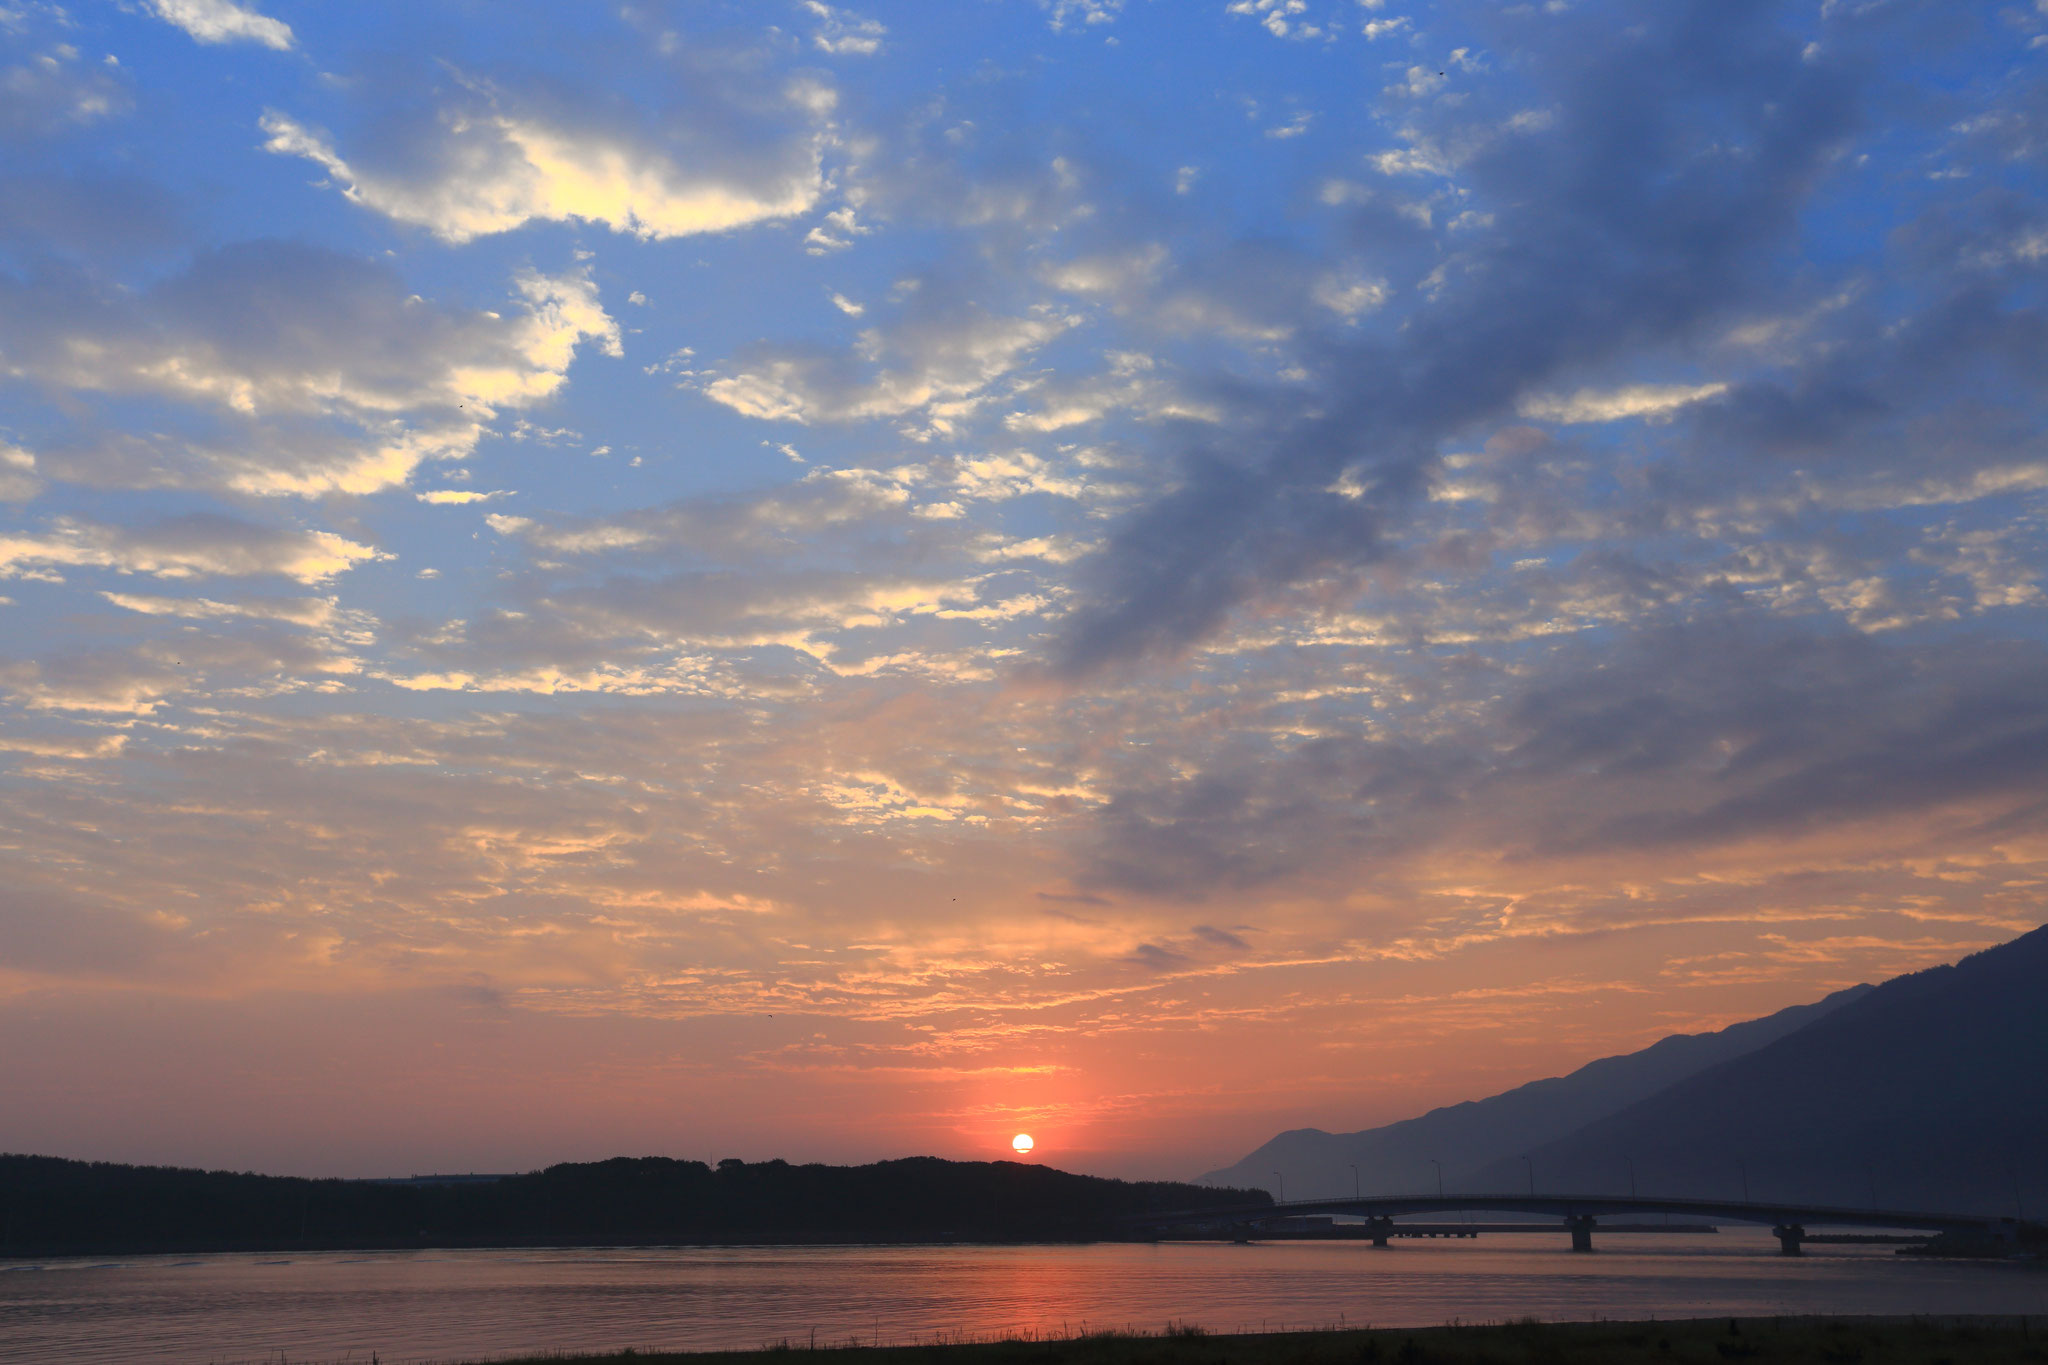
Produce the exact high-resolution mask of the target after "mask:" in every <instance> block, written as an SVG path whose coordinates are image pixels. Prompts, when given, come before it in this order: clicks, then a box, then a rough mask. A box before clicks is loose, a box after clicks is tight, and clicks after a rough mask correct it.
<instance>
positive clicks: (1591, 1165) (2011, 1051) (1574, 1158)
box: [1289, 927, 2048, 1219]
mask: <svg viewBox="0 0 2048 1365" xmlns="http://www.w3.org/2000/svg"><path fill="white" fill-rule="evenodd" d="M1532 1149H1533V1150H1532ZM1520 1150H1521V1151H1528V1152H1530V1153H1531V1157H1532V1160H1533V1162H1534V1164H1535V1174H1536V1180H1537V1183H1538V1188H1539V1189H1541V1188H1546V1187H1547V1188H1549V1189H1553V1190H1572V1191H1574V1192H1584V1193H1589V1194H1590V1193H1595V1192H1603V1191H1605V1192H1625V1191H1626V1190H1627V1188H1628V1184H1627V1180H1628V1177H1627V1167H1626V1164H1625V1161H1624V1158H1626V1159H1629V1160H1633V1161H1634V1163H1635V1169H1636V1181H1637V1187H1638V1189H1640V1190H1641V1191H1642V1192H1643V1193H1646V1194H1647V1193H1657V1194H1671V1195H1693V1194H1696V1195H1703V1196H1710V1197H1719V1198H1727V1197H1730V1196H1733V1195H1736V1194H1738V1193H1740V1191H1741V1190H1742V1188H1743V1187H1744V1183H1745V1180H1746V1183H1747V1187H1748V1190H1749V1192H1750V1193H1751V1194H1752V1195H1753V1196H1754V1197H1756V1198H1759V1199H1777V1198H1800V1199H1811V1200H1815V1201H1817V1202H1818V1201H1827V1202H1831V1203H1838V1204H1848V1205H1855V1206H1865V1205H1870V1204H1877V1205H1880V1206H1882V1207H1886V1208H1930V1209H1942V1210H1949V1209H1953V1210H1956V1211H1959V1212H1960V1211H1966V1210H1967V1211H1979V1212H1985V1213H1998V1214H2010V1213H2014V1212H2016V1207H2017V1205H2018V1204H2019V1203H2021V1202H2024V1204H2025V1208H2026V1214H2027V1216H2029V1217H2031V1218H2037V1219H2038V1218H2040V1217H2042V1215H2044V1214H2048V927H2044V928H2040V929H2036V930H2034V931H2033V932H2032V933H2029V934H2026V935H2024V936H2022V937H2020V938H2017V939H2015V940H2013V941H2012V942H2010V943H2006V944H2002V945H2001V946H1999V947H1996V948H1990V949H1987V950H1985V951H1984V952H1981V953H1978V954H1976V955H1974V956H1972V957H1968V958H1965V959H1964V960H1963V961H1961V962H1959V963H1957V964H1956V965H1955V966H1952V967H1934V968H1930V969H1929V970H1927V971H1924V972H1915V973H1913V974H1912V975H1910V976H1902V977H1898V978H1896V979H1894V980H1891V981H1887V982H1886V983H1884V984H1883V985H1881V986H1879V987H1877V988H1876V989H1875V990H1871V991H1868V992H1866V993H1864V994H1862V995H1861V996H1859V997H1858V998H1857V999H1855V1000H1854V1001H1852V1002H1850V1003H1848V1004H1846V1005H1843V1006H1842V1007H1841V1008H1840V1009H1837V1010H1835V1011H1833V1012H1832V1013H1830V1014H1829V1015H1828V1016H1827V1017H1826V1018H1824V1019H1820V1020H1818V1021H1816V1022H1814V1023H1811V1024H1809V1025H1808V1026H1807V1027H1805V1028H1803V1029H1800V1030H1799V1031H1797V1032H1795V1033H1790V1034H1788V1035H1786V1036H1784V1037H1781V1038H1779V1039H1777V1040H1775V1041H1774V1042H1771V1043H1770V1044H1768V1045H1767V1046H1764V1047H1760V1048H1757V1049H1755V1050H1753V1051H1749V1052H1747V1053H1746V1054H1745V1055H1743V1056H1740V1057H1736V1058H1733V1059H1731V1060H1729V1061H1726V1062H1723V1063H1721V1064H1720V1065H1718V1066H1714V1067H1711V1068H1708V1069H1706V1070H1703V1071H1700V1072H1699V1073H1698V1074H1696V1075H1693V1076H1691V1077H1689V1078H1687V1079H1685V1080H1682V1081H1680V1082H1678V1083H1677V1084H1675V1085H1672V1086H1670V1087H1668V1088H1666V1089H1664V1090H1661V1091H1659V1092H1658V1093H1657V1094H1655V1095H1652V1096H1648V1097H1646V1098H1644V1099H1642V1100H1641V1101H1639V1102H1638V1103H1635V1104H1633V1105H1631V1106H1629V1107H1627V1108H1624V1109H1622V1110H1620V1111H1618V1112H1616V1113H1613V1114H1610V1115H1606V1116H1604V1117H1602V1118H1600V1119H1599V1120H1597V1121H1595V1122H1592V1123H1589V1124H1586V1125H1585V1126H1583V1127H1580V1128H1578V1129H1576V1130H1575V1131H1573V1132H1571V1133H1569V1134H1564V1135H1560V1136H1559V1137H1557V1138H1555V1139H1554V1140H1548V1141H1543V1142H1541V1143H1536V1142H1531V1143H1527V1144H1525V1145H1524V1146H1523V1147H1522V1148H1521V1149H1520ZM1525 1170H1526V1168H1525V1167H1524V1166H1523V1164H1522V1162H1521V1161H1520V1159H1519V1157H1518V1156H1514V1155H1505V1156H1503V1157H1502V1158H1500V1159H1497V1160H1496V1161H1494V1162H1493V1163H1492V1164H1490V1165H1488V1166H1486V1167H1484V1168H1483V1169H1481V1170H1479V1171H1477V1172H1475V1173H1474V1174H1473V1176H1472V1177H1471V1179H1470V1182H1469V1183H1465V1182H1461V1183H1465V1187H1466V1188H1467V1189H1472V1190H1490V1189H1494V1188H1501V1189H1510V1190H1513V1189H1521V1188H1523V1186H1524V1183H1525V1182H1526V1180H1527V1175H1526V1174H1525ZM1292 1192H1293V1190H1292V1186H1291V1185H1290V1187H1289V1193H1290V1194H1291V1193H1292Z"/></svg>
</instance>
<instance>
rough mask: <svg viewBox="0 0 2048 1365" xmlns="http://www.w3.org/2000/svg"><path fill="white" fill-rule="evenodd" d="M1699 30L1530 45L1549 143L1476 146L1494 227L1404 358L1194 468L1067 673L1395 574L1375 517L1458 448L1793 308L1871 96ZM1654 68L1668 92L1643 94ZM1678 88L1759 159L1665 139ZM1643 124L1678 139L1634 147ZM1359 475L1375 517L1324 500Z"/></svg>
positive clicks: (1684, 25)
mask: <svg viewBox="0 0 2048 1365" xmlns="http://www.w3.org/2000/svg"><path fill="white" fill-rule="evenodd" d="M1694 8H1695V7H1694V6H1690V5H1685V6H1676V7H1671V8H1668V9H1666V10H1660V11H1659V15H1658V17H1657V19H1656V21H1655V22H1652V23H1649V24H1647V25H1643V26H1638V27H1630V28H1626V29H1619V30H1614V29H1607V30H1603V29H1602V28H1601V26H1600V23H1599V21H1596V20H1592V19H1590V18H1588V19H1585V20H1582V21H1580V20H1574V19H1571V18H1567V19H1564V20H1562V21H1559V22H1555V23H1551V24H1547V25H1544V26H1541V27H1537V28H1531V29H1528V30H1526V31H1523V32H1522V33H1521V35H1520V36H1521V39H1522V41H1523V43H1524V50H1525V54H1526V57H1525V59H1526V61H1527V63H1528V71H1529V74H1530V76H1531V78H1532V79H1534V80H1536V81H1537V82H1539V85H1540V87H1541V93H1542V95H1543V97H1544V103H1546V105H1548V106H1553V107H1555V108H1556V110H1557V111H1558V113H1557V122H1556V123H1555V124H1554V125H1553V127H1552V128H1551V129H1550V130H1548V131H1545V132H1542V133H1540V134H1535V135H1532V136H1528V137H1521V138H1517V139H1513V140H1512V146H1510V145H1508V144H1506V143H1499V144H1495V145H1493V146H1492V147H1490V148H1486V146H1485V144H1481V146H1482V148H1483V149H1482V150H1480V151H1476V152H1475V153H1474V154H1473V156H1472V157H1471V159H1470V160H1468V161H1466V162H1465V163H1464V165H1463V168H1462V171H1461V174H1462V175H1464V176H1465V177H1466V179H1467V181H1468V182H1469V183H1468V184H1467V186H1466V191H1467V193H1468V194H1470V195H1472V196H1473V199H1474V202H1476V203H1478V204H1480V205H1481V206H1482V207H1485V208H1488V209H1492V210H1493V211H1494V212H1495V213H1496V215H1497V220H1496V222H1495V224H1494V226H1492V227H1491V228H1489V229H1486V230H1484V231H1483V232H1482V233H1481V234H1479V235H1478V237H1477V240H1473V241H1471V242H1470V243H1469V244H1468V245H1467V246H1465V247H1464V248H1463V249H1462V250H1461V251H1460V253H1459V254H1458V256H1457V257H1456V258H1455V259H1454V260H1453V261H1451V262H1450V263H1448V264H1447V265H1445V266H1440V267H1439V269H1438V271H1437V273H1436V276H1435V277H1434V279H1433V280H1432V282H1431V283H1430V284H1429V290H1428V298H1429V306H1428V307H1427V309H1426V310H1424V311H1421V312H1418V313H1417V314H1416V316H1414V317H1412V318H1409V319H1407V320H1406V321H1405V325H1404V330H1403V332H1402V333H1401V334H1400V335H1399V336H1398V337H1395V336H1388V335H1384V334H1379V333H1374V334H1371V335H1365V336H1361V337H1360V338H1359V339H1358V340H1357V341H1355V342H1353V343H1350V344H1348V345H1345V346H1341V347H1338V348H1335V349H1334V350H1331V351H1327V352H1325V353H1323V354H1322V355H1320V356H1319V357H1318V358H1317V361H1316V368H1315V370H1314V371H1311V372H1309V378H1310V380H1311V384H1312V387H1313V390H1314V394H1315V396H1314V397H1313V399H1312V400H1310V401H1309V402H1307V403H1305V404H1303V405H1302V407H1303V408H1304V410H1305V411H1306V413H1308V414H1311V415H1304V416H1302V417H1299V418H1296V419H1294V420H1292V421H1283V422H1282V423H1280V424H1278V425H1277V426H1276V427H1275V428H1274V429H1272V430H1271V431H1270V434H1269V435H1268V436H1267V437H1266V438H1265V440H1264V442H1263V445H1262V449H1261V451H1260V452H1259V453H1257V454H1256V455H1252V454H1250V453H1238V454H1236V455H1234V456H1233V458H1230V459H1227V460H1226V459H1221V458H1215V457H1213V456H1210V455H1209V454H1207V453H1206V452H1203V453H1190V454H1189V455H1188V456H1187V457H1186V460H1185V470H1186V475H1185V478H1184V479H1182V480H1181V482H1180V486H1179V488H1178V490H1177V491H1175V492H1173V493H1170V494H1168V495H1166V496H1165V497H1163V498H1162V499H1160V500H1159V501H1157V502H1155V503H1153V504H1152V505H1151V506H1149V507H1147V508H1145V509H1143V510H1141V511H1139V512H1137V513H1135V514H1134V515H1133V516H1132V518H1131V519H1130V520H1129V521H1128V522H1127V523H1125V524H1124V525H1123V526H1122V527H1121V528H1120V529H1119V530H1118V531H1117V532H1116V533H1115V534H1114V535H1112V537H1111V538H1110V539H1109V541H1108V543H1107V545H1106V546H1105V548H1104V550H1103V551H1102V553H1101V555H1100V557H1099V559H1098V561H1097V562H1096V563H1095V564H1094V565H1093V566H1091V567H1090V569H1089V572H1088V578H1087V580H1086V582H1087V586H1088V588H1089V593H1088V597H1087V599H1086V600H1085V601H1084V604H1083V605H1082V607H1081V608H1080V609H1079V610H1077V611H1076V612H1075V613H1074V614H1073V615H1072V616H1071V617H1070V618H1069V621H1068V623H1067V625H1066V627H1065V630H1064V633H1063V638H1062V640H1061V641H1060V642H1059V645H1058V648H1057V651H1056V656H1055V667H1056V668H1057V669H1058V670H1060V671H1062V672H1064V673H1066V674H1067V675H1069V676H1079V675H1083V674H1086V673H1089V672H1091V671H1093V670H1096V669H1098V668H1101V667H1104V666H1107V665H1109V664H1111V663H1114V662H1123V661H1129V660H1132V659H1135V658H1140V657H1144V656H1147V655H1159V654H1173V653H1177V652H1179V651H1181V650H1183V649H1185V648H1187V647H1188V646H1189V645H1190V644H1192V643H1193V642H1195V641H1197V640H1200V639H1202V638H1205V637H1207V636H1209V635H1211V634H1213V633H1215V632H1216V631H1218V630H1220V629H1222V628H1223V627H1224V625H1225V622H1226V621H1227V620H1228V619H1229V617H1230V615H1231V613H1232V611H1233V610H1234V609H1235V608H1236V607H1237V606H1238V605H1239V604H1240V603H1244V602H1247V601H1251V600H1255V599H1258V598H1261V597H1264V596H1266V595H1267V594H1269V593H1271V592H1274V591H1277V590H1279V589H1281V588H1282V587H1283V586H1284V585H1288V584H1293V583H1298V582H1302V581H1304V580H1306V579H1310V578H1314V577H1317V576H1320V575H1324V574H1327V573H1330V572H1333V571H1338V570H1340V569H1342V568H1343V567H1345V566H1356V565H1362V564H1367V563H1371V562H1374V561H1376V560H1378V559H1381V558H1383V557H1384V555H1385V554H1386V552H1387V551H1386V541H1385V533H1384V529H1383V528H1384V523H1383V522H1382V520H1381V516H1382V513H1383V511H1384V510H1385V509H1391V508H1394V507H1398V506H1399V505H1401V504H1402V503H1403V502H1404V501H1406V500H1407V499H1409V498H1412V497H1414V496H1415V495H1416V494H1418V493H1419V492H1421V491H1422V490H1423V489H1424V488H1425V487H1426V486H1427V480H1426V479H1425V478H1424V477H1423V473H1424V470H1425V469H1426V468H1427V467H1428V465H1429V464H1430V463H1431V462H1432V461H1433V460H1434V459H1435V457H1436V454H1437V452H1438V450H1439V449H1440V447H1441V446H1442V444H1443V443H1444V442H1445V441H1447V440H1449V439H1451V438H1452V437H1454V436H1455V435H1458V434H1460V433H1463V432H1466V431H1469V430H1471V429H1472V428H1474V427H1475V426H1477V425H1479V424H1482V423H1484V422H1486V421H1488V420H1497V419H1499V418H1500V417H1503V416H1505V415H1507V414H1509V413H1512V412H1513V411H1514V409H1515V408H1516V406H1517V405H1518V403H1519V402H1520V401H1521V399H1522V397H1523V396H1524V395H1525V394H1529V393H1535V392H1544V391H1549V390H1552V389H1554V388H1555V387H1556V386H1557V381H1558V380H1559V379H1560V378H1561V377H1563V376H1564V375H1565V374H1566V373H1568V372H1571V371H1574V370H1583V369H1586V368H1590V367H1593V366H1595V365H1597V364H1599V363H1600V362H1602V361H1606V360H1613V359H1618V358H1620V357H1623V356H1626V355H1630V354H1634V353H1637V352H1640V351H1641V350H1642V349H1643V348H1646V347H1654V346H1659V345H1665V344H1675V343H1680V342H1682V341H1684V340H1687V339H1690V338H1693V337H1695V336H1705V335H1706V334H1708V333H1709V331H1710V329H1712V328H1713V327H1715V326H1716V325H1717V324H1721V323H1723V322H1724V321H1725V319H1727V318H1728V317H1729V315H1730V314H1731V313H1732V312H1734V311H1735V309H1737V308H1738V307H1740V306H1741V305H1742V304H1743V303H1744V302H1746V301H1749V300H1754V299H1761V298H1762V297H1765V296H1766V295H1767V294H1769V293H1770V292H1771V291H1773V290H1775V289H1776V288H1777V287H1778V286H1777V283H1776V278H1775V274H1774V271H1773V267H1772V265H1771V260H1772V258H1771V257H1770V256H1769V255H1768V253H1767V251H1766V248H1767V246H1768V245H1769V244H1771V243H1775V242H1779V241H1781V240H1783V239H1784V238H1785V237H1786V236H1787V235H1788V234H1791V233H1793V232H1794V231H1795V230H1796V227H1797V221H1798V220H1797V217H1796V209H1797V207H1798V206H1799V205H1800V204H1801V203H1803V202H1804V201H1805V200H1806V198H1807V197H1808V196H1809V195H1810V194H1811V193H1812V192H1813V188H1814V186H1815V185H1816V183H1817V179H1818V177H1819V176H1820V175H1821V174H1822V173H1823V171H1824V169H1825V168H1826V167H1827V166H1828V165H1830V164H1831V158H1832V156H1833V154H1834V150H1835V148H1836V146H1837V144H1838V142H1839V140H1840V139H1841V138H1842V137H1843V136H1844V135H1845V134H1846V132H1847V131H1848V129H1849V128H1851V127H1852V126H1853V124H1854V120H1855V117H1856V114H1855V109H1856V102H1857V99H1858V97H1859V92H1858V90H1857V89H1856V87H1855V85H1854V84H1853V80H1852V78H1851V77H1850V75H1849V74H1848V73H1846V72H1842V71H1837V70H1835V69H1833V68H1831V67H1827V66H1825V65H1823V66H1820V67H1816V66H1814V65H1812V64H1809V63H1806V62H1804V61H1802V60H1801V58H1800V55H1799V45H1798V44H1796V43H1794V42H1792V40H1791V38H1790V37H1789V36H1788V35H1786V34H1784V33H1783V32H1781V31H1780V30H1778V29H1777V28H1775V27H1774V26H1773V23H1772V22H1771V20H1770V19H1769V18H1768V17H1766V16H1764V15H1763V14H1761V13H1749V12H1745V13H1744V14H1743V15H1742V16H1738V17H1736V18H1733V19H1730V20H1728V21H1726V22H1716V23H1712V24H1704V25H1703V26H1695V25H1693V24H1692V22H1691V16H1692V14H1693V10H1694ZM1701 35H1710V36H1707V37H1702V36H1701ZM1650 70H1655V71H1659V72H1662V73H1665V75H1666V76H1667V77H1668V78H1669V79H1666V80H1660V81H1658V82H1655V83H1648V84H1646V83H1644V82H1643V81H1642V80H1641V79H1640V74H1641V73H1642V72H1644V71H1650ZM1673 82H1676V83H1677V84H1678V85H1682V86H1683V87H1684V88H1685V89H1686V90H1687V91H1688V95H1687V98H1688V99H1692V100H1697V101H1705V102H1706V103H1707V104H1709V105H1711V107H1713V108H1715V109H1716V110H1718V111H1721V113H1722V114H1725V116H1726V117H1727V118H1728V119H1730V120H1732V121H1733V122H1734V124H1736V125H1746V126H1750V127H1751V129H1752V131H1753V132H1754V133H1755V135H1756V137H1757V139H1758V141H1757V142H1756V145H1757V147H1758V148H1759V153H1758V155H1756V156H1755V157H1752V158H1749V159H1747V160H1743V161H1740V162H1734V163H1731V162H1726V161H1717V160H1713V159H1711V158H1706V157H1704V156H1703V155H1702V154H1701V148H1700V147H1699V145H1698V138H1699V137H1703V136H1704V134H1703V133H1696V134H1691V135H1688V134H1686V133H1684V132H1683V131H1682V130H1681V124H1680V123H1678V122H1675V121H1674V118H1675V115H1674V113H1673V109H1672V105H1671V100H1672V98H1673V95H1672V92H1673V90H1674V89H1675V88H1676V86H1674V84H1673ZM1518 103H1521V104H1523V105H1526V103H1527V100H1526V98H1520V99H1518ZM1767 105H1768V106H1770V107H1773V108H1777V109H1781V110H1786V111H1792V110H1796V111H1797V112H1796V115H1795V114H1792V113H1789V112H1788V113H1787V114H1786V115H1785V120H1784V121H1783V122H1776V121H1773V122H1772V123H1771V131H1770V135H1769V136H1768V137H1766V136H1764V130H1763V129H1762V127H1761V125H1760V124H1758V123H1757V120H1758V119H1760V118H1764V117H1766V116H1765V115H1763V114H1762V113H1761V112H1760V111H1761V110H1763V109H1764V108H1765V107H1766V106H1767ZM1431 117H1433V118H1435V119H1437V120H1439V121H1441V122H1443V123H1444V124H1445V125H1446V127H1447V130H1455V129H1456V128H1457V127H1458V126H1459V124H1460V121H1467V122H1478V123H1480V124H1482V125H1484V126H1486V127H1489V128H1491V127H1493V126H1495V124H1494V120H1493V119H1492V118H1491V117H1490V116H1488V115H1487V114H1486V112H1485V111H1484V110H1482V109H1475V108H1468V107H1467V106H1464V105H1460V106H1457V107H1456V108H1453V109H1448V110H1446V111H1444V112H1442V113H1440V114H1436V115H1432V116H1431ZM1717 117H1718V115H1717ZM1768 117H1770V118H1771V119H1773V120H1775V119H1776V117H1777V116H1776V115H1772V116H1768ZM1652 126H1654V127H1657V128H1659V129H1663V130H1665V131H1666V132H1667V133H1668V134H1669V136H1665V137H1662V138H1659V139H1653V140H1645V139H1641V138H1629V137H1625V136H1623V135H1622V134H1621V132H1620V131H1619V130H1621V129H1624V128H1628V127H1636V128H1643V127H1652ZM1695 126H1697V125H1695ZM1567 129H1568V130H1569V133H1568V134H1566V133H1565V132H1564V130H1567ZM1495 205H1498V206H1499V207H1498V208H1497V209H1496V208H1494V206H1495ZM1622 244H1625V245H1622ZM1274 330H1275V332H1276V333H1277V334H1282V335H1284V332H1281V330H1280V328H1278V327H1277V326H1276V327H1275V329H1274ZM1275 410H1276V411H1277V410H1278V409H1277V404H1276V408H1275ZM1361 462H1362V464H1363V465H1364V467H1365V468H1367V469H1368V470H1369V471H1370V477H1369V480H1368V482H1369V483H1370V485H1371V487H1372V488H1373V489H1374V493H1373V496H1372V497H1371V498H1369V499H1364V500H1349V499H1345V498H1343V497H1342V496H1341V495H1339V494H1336V493H1331V492H1326V491H1325V490H1327V489H1329V488H1330V487H1331V486H1332V483H1333V481H1334V479H1335V478H1336V476H1337V474H1338V473H1339V472H1340V470H1341V469H1342V468H1343V467H1345V466H1346V465H1352V464H1356V463H1361Z"/></svg>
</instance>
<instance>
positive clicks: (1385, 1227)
mask: <svg viewBox="0 0 2048 1365" xmlns="http://www.w3.org/2000/svg"><path fill="white" fill-rule="evenodd" d="M1365 1226H1366V1230H1367V1231H1368V1232H1370V1233H1371V1234H1372V1244H1373V1245H1374V1246H1376V1247H1383V1246H1385V1245H1386V1244H1387V1239H1388V1238H1390V1237H1392V1236H1393V1235H1394V1220H1393V1219H1391V1218H1368V1219H1366V1220H1365Z"/></svg>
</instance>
